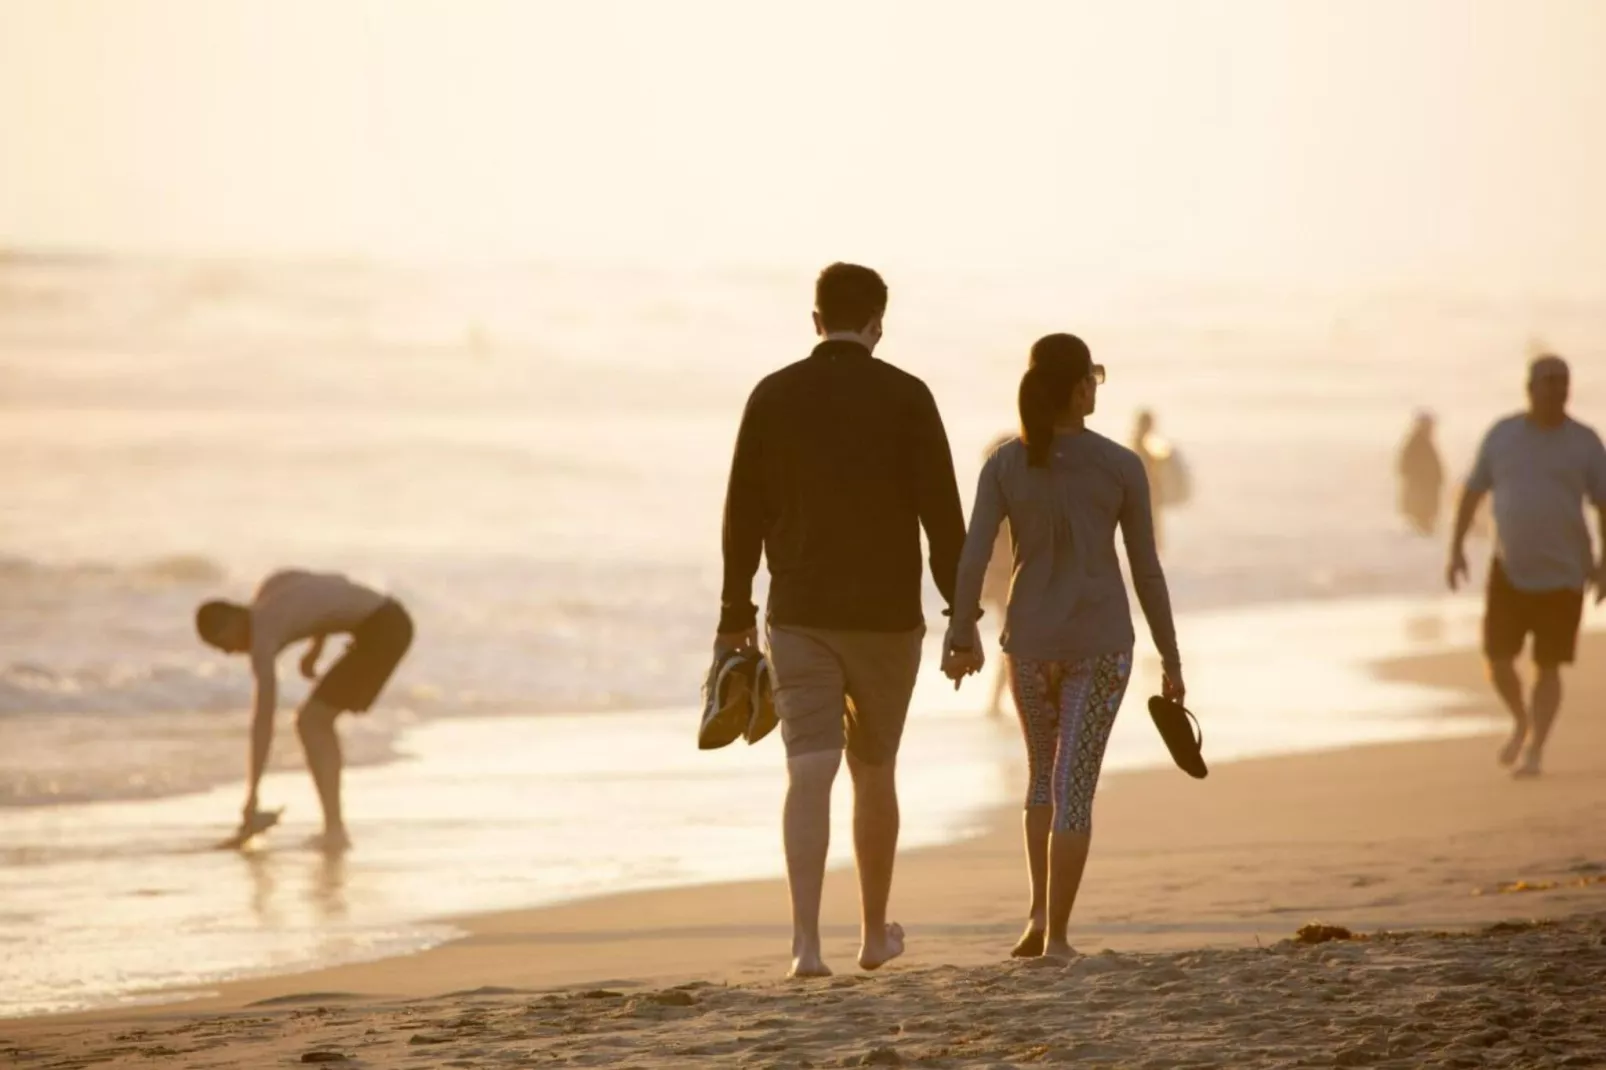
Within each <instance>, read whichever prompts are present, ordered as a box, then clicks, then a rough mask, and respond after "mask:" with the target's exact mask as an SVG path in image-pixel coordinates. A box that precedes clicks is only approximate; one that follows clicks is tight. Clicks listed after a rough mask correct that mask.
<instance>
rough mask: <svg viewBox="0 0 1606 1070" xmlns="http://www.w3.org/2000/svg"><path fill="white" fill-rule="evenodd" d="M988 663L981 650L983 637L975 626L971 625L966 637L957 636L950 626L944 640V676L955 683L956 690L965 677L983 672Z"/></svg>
mask: <svg viewBox="0 0 1606 1070" xmlns="http://www.w3.org/2000/svg"><path fill="white" fill-rule="evenodd" d="M986 663H987V658H986V655H984V654H983V653H982V649H981V635H980V634H979V633H978V632H977V631H976V627H975V625H971V627H970V629H969V631H968V632H967V633H966V634H964V635H955V634H954V630H953V628H952V626H950V627H949V629H948V634H947V635H945V636H943V640H942V674H943V675H944V676H946V677H948V679H950V680H952V681H953V682H954V690H955V691H958V690H959V685H960V683H961V682H962V681H963V680H964V679H965V677H967V676H970V675H972V674H974V673H978V672H981V669H982V666H983V665H985V664H986Z"/></svg>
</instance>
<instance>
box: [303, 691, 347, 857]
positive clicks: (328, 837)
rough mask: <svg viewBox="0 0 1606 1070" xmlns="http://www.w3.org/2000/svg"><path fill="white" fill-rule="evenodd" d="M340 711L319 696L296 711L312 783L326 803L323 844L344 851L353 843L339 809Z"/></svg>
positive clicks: (324, 804)
mask: <svg viewBox="0 0 1606 1070" xmlns="http://www.w3.org/2000/svg"><path fill="white" fill-rule="evenodd" d="M339 715H340V711H339V710H336V709H331V708H330V707H328V706H325V705H324V704H323V703H321V702H319V701H317V700H316V699H314V700H312V701H309V702H308V703H307V704H306V705H305V706H303V707H301V712H300V713H299V714H297V715H296V734H297V735H298V736H300V737H301V748H302V750H303V751H305V752H306V755H307V769H308V771H310V772H311V773H312V783H313V785H314V786H316V787H317V789H318V801H319V802H320V803H322V804H323V839H322V844H323V846H324V847H325V848H326V849H328V850H335V851H341V850H345V849H346V848H347V847H349V846H351V839H350V837H348V836H347V835H346V822H345V818H344V817H343V816H342V814H341V811H340V771H341V768H342V766H343V764H344V763H343V760H342V758H341V755H340V737H339V735H337V734H336V732H335V718H336V717H338V716H339Z"/></svg>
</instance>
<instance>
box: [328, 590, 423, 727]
mask: <svg viewBox="0 0 1606 1070" xmlns="http://www.w3.org/2000/svg"><path fill="white" fill-rule="evenodd" d="M412 642H413V619H412V618H411V617H409V616H408V615H407V611H406V610H405V609H403V608H402V606H401V603H400V602H397V601H395V600H393V599H389V598H387V599H385V601H384V602H383V604H381V605H380V607H379V608H378V609H376V610H374V611H373V612H372V613H370V614H368V616H367V617H366V618H365V619H364V620H363V622H362V623H361V624H359V625H357V627H356V628H355V629H353V631H352V633H351V644H350V645H349V646H347V647H346V652H345V653H344V654H342V655H341V656H340V660H339V661H337V662H335V663H334V664H333V665H331V666H330V667H329V671H328V672H326V673H324V676H323V679H322V680H319V681H318V686H317V687H315V688H313V689H312V694H311V695H308V696H307V701H308V702H317V703H319V704H321V705H324V706H328V707H331V708H333V709H336V710H351V711H353V712H355V713H366V712H367V711H368V709H369V707H371V706H372V705H373V704H374V700H375V699H377V698H378V697H379V693H380V692H381V691H383V690H384V689H385V684H387V683H389V682H390V676H391V674H392V673H393V672H395V671H396V666H397V665H399V664H401V659H402V657H403V656H405V655H406V653H407V648H408V647H409V646H411V645H412Z"/></svg>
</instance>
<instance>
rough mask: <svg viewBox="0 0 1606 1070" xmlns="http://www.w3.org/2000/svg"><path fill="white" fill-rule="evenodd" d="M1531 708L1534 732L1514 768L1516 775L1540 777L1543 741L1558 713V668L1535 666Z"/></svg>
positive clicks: (1546, 737)
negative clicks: (1525, 750)
mask: <svg viewBox="0 0 1606 1070" xmlns="http://www.w3.org/2000/svg"><path fill="white" fill-rule="evenodd" d="M1530 708H1531V710H1532V711H1533V714H1532V716H1533V730H1532V732H1530V733H1529V736H1528V752H1527V753H1526V754H1525V755H1524V756H1523V759H1522V765H1521V766H1519V767H1518V768H1517V775H1518V776H1538V775H1539V761H1540V759H1541V758H1543V757H1544V751H1545V741H1546V740H1548V739H1549V738H1550V729H1551V728H1552V727H1553V726H1554V725H1555V723H1556V715H1557V714H1558V713H1560V712H1561V666H1559V665H1540V666H1539V667H1538V676H1537V678H1536V679H1535V680H1534V693H1533V704H1532V706H1531V707H1530Z"/></svg>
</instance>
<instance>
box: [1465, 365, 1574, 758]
mask: <svg viewBox="0 0 1606 1070" xmlns="http://www.w3.org/2000/svg"><path fill="white" fill-rule="evenodd" d="M1570 386H1571V373H1570V371H1569V370H1568V367H1567V363H1566V362H1565V361H1563V360H1562V359H1561V358H1560V357H1557V356H1552V355H1548V354H1547V355H1545V356H1541V357H1539V358H1538V359H1536V360H1534V361H1533V363H1532V364H1530V365H1529V368H1528V411H1527V412H1524V413H1519V414H1517V415H1515V416H1508V417H1506V418H1505V419H1504V420H1501V421H1500V422H1499V423H1497V424H1495V425H1494V427H1492V428H1490V430H1489V433H1488V434H1487V435H1485V436H1484V439H1483V444H1482V445H1481V446H1480V447H1479V448H1478V458H1477V461H1476V463H1474V464H1473V466H1472V474H1471V475H1470V476H1468V477H1467V483H1466V489H1465V491H1464V492H1463V493H1462V495H1461V504H1460V507H1459V508H1458V509H1457V511H1456V518H1455V533H1454V534H1453V535H1452V536H1451V539H1450V565H1449V569H1448V573H1447V579H1448V581H1449V584H1450V589H1451V590H1455V588H1456V587H1457V585H1458V584H1459V583H1460V582H1461V581H1462V580H1464V579H1466V577H1467V558H1466V552H1465V550H1464V548H1463V543H1464V542H1465V541H1466V535H1467V530H1468V529H1469V528H1470V527H1471V526H1472V521H1473V517H1474V515H1475V514H1476V513H1477V509H1478V504H1479V502H1480V501H1481V500H1482V499H1483V497H1484V496H1485V495H1488V494H1492V495H1493V498H1494V518H1495V550H1494V558H1493V560H1492V561H1491V562H1490V563H1489V586H1488V595H1487V602H1486V604H1485V607H1484V617H1483V649H1484V654H1485V656H1486V657H1487V658H1488V661H1489V676H1490V679H1491V680H1492V681H1493V683H1494V687H1495V690H1496V691H1497V692H1499V694H1500V698H1501V699H1502V700H1503V701H1504V702H1505V704H1506V708H1507V709H1509V710H1510V711H1511V716H1512V719H1513V721H1514V722H1515V725H1514V727H1513V729H1512V733H1511V738H1510V739H1509V740H1508V741H1507V742H1506V745H1505V746H1504V747H1502V748H1501V750H1500V762H1501V764H1502V765H1512V764H1514V763H1517V762H1518V759H1519V758H1520V759H1521V762H1520V764H1517V765H1516V768H1515V770H1514V774H1515V775H1516V776H1538V775H1539V769H1540V760H1541V758H1542V757H1543V754H1544V748H1545V741H1546V739H1548V738H1549V736H1550V730H1551V728H1552V726H1553V725H1554V724H1555V721H1556V714H1557V713H1558V712H1559V711H1560V709H1561V666H1563V665H1569V664H1571V663H1572V661H1573V657H1574V654H1575V652H1576V648H1577V644H1578V626H1579V623H1580V621H1581V620H1582V617H1583V611H1584V591H1585V589H1586V588H1588V587H1589V586H1591V585H1593V586H1594V588H1595V601H1596V602H1597V603H1599V602H1600V601H1602V599H1603V598H1606V547H1603V552H1602V554H1601V557H1600V558H1595V557H1594V553H1593V547H1592V546H1591V542H1590V535H1589V524H1588V523H1587V522H1586V521H1585V519H1584V502H1585V500H1588V501H1591V502H1593V503H1594V505H1595V509H1596V512H1597V515H1598V516H1599V518H1600V520H1601V525H1602V530H1603V531H1606V446H1603V445H1602V444H1601V440H1600V436H1599V435H1598V434H1596V433H1595V431H1594V429H1593V428H1590V427H1587V426H1585V425H1584V424H1581V423H1579V422H1578V421H1577V420H1574V419H1572V418H1571V417H1569V416H1568V415H1567V396H1568V391H1569V388H1570ZM1530 633H1532V635H1533V660H1534V669H1535V672H1536V673H1537V677H1536V679H1535V681H1534V687H1533V695H1532V697H1531V698H1529V697H1527V696H1525V695H1524V694H1523V688H1522V678H1521V677H1520V676H1519V675H1518V673H1517V656H1518V655H1519V654H1521V653H1522V649H1523V647H1524V646H1525V645H1526V644H1527V641H1528V635H1529V634H1530Z"/></svg>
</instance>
